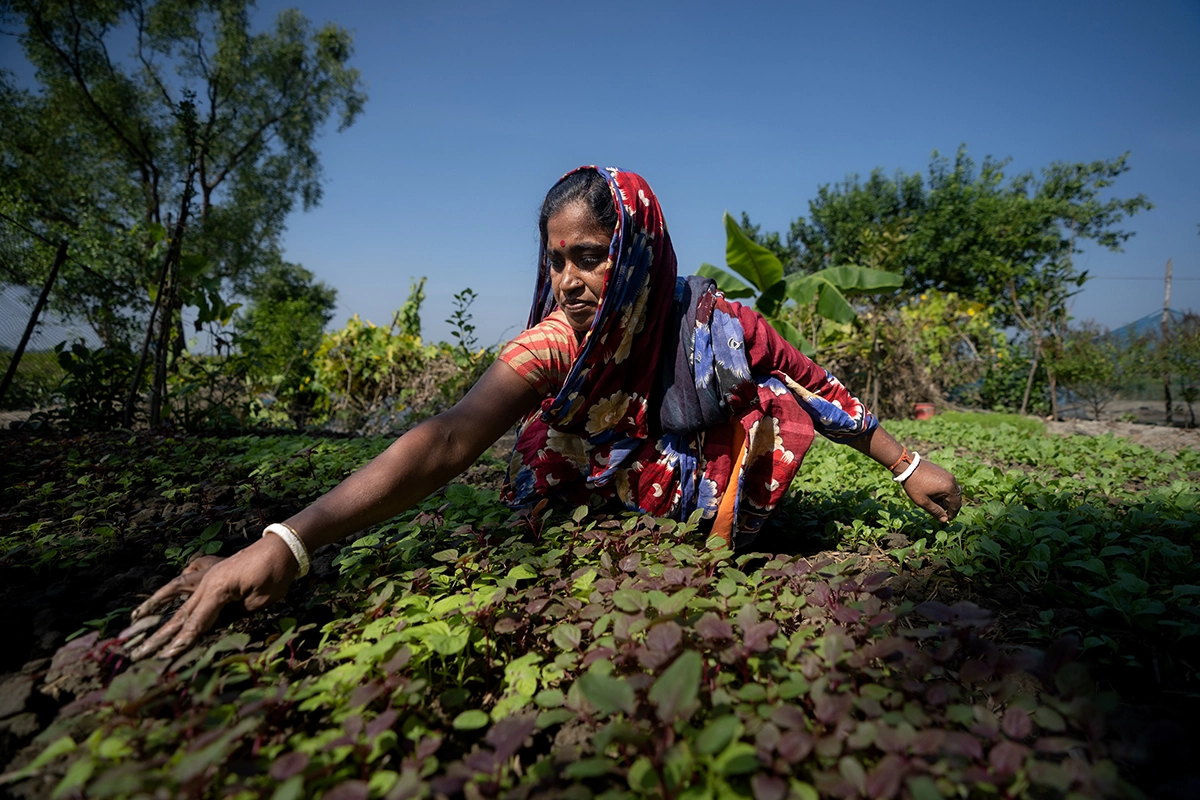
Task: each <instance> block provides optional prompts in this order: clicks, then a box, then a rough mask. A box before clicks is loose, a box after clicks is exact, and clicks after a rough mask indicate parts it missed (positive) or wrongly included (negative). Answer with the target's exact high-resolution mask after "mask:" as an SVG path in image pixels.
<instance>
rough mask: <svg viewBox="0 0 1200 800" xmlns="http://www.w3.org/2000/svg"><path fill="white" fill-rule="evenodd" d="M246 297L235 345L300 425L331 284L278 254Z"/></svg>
mask: <svg viewBox="0 0 1200 800" xmlns="http://www.w3.org/2000/svg"><path fill="white" fill-rule="evenodd" d="M247 299H248V300H249V301H250V304H249V307H248V308H247V309H246V311H245V313H244V314H242V316H241V318H240V319H238V320H237V322H236V330H237V333H238V346H239V347H240V348H241V349H242V350H243V351H247V350H248V351H250V353H251V354H252V356H253V360H254V362H255V366H254V368H253V369H252V370H251V376H250V377H251V380H253V381H254V383H255V385H256V388H257V389H259V390H261V391H266V392H269V393H270V394H272V395H273V396H274V398H275V400H276V402H277V403H278V404H279V407H280V408H282V409H283V410H284V411H285V413H287V415H288V416H289V417H290V418H291V419H292V421H293V422H294V423H295V424H296V425H297V427H303V425H304V422H305V420H306V419H307V417H308V416H309V414H310V413H311V411H312V408H313V406H314V404H315V403H316V401H317V399H318V398H317V393H316V392H314V391H313V390H312V386H311V384H312V381H313V378H314V376H315V374H314V371H313V359H314V356H315V354H316V352H317V350H318V348H320V346H321V337H322V336H323V335H324V333H325V326H326V325H327V324H328V323H329V321H330V320H331V319H333V309H334V306H335V304H336V302H337V290H336V289H333V288H332V287H330V286H327V285H326V284H324V283H322V282H320V281H314V280H313V274H312V273H311V272H309V271H308V270H306V269H305V268H304V267H302V266H300V265H299V264H291V263H289V262H287V261H282V260H280V261H277V262H275V263H274V264H272V265H270V266H269V267H267V268H266V270H265V271H264V273H263V274H262V275H261V276H260V277H259V278H258V280H257V281H256V282H255V285H254V286H253V287H252V288H251V289H250V291H249V292H247Z"/></svg>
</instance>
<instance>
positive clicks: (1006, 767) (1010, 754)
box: [988, 742, 1029, 777]
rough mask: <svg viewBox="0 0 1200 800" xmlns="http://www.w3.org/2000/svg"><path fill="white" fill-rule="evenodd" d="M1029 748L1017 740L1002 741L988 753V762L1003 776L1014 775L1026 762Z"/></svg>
mask: <svg viewBox="0 0 1200 800" xmlns="http://www.w3.org/2000/svg"><path fill="white" fill-rule="evenodd" d="M1028 754H1029V748H1028V747H1025V746H1024V745H1020V744H1017V743H1016V742H1001V743H1000V744H998V745H996V746H995V747H993V748H992V751H991V752H990V753H988V763H989V764H991V766H992V769H994V770H995V771H996V774H997V775H998V776H1001V777H1008V776H1010V775H1013V774H1015V773H1016V772H1017V770H1019V769H1020V768H1021V765H1022V764H1024V763H1025V757H1026V756H1027V755H1028Z"/></svg>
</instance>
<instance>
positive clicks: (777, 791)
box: [750, 772, 787, 800]
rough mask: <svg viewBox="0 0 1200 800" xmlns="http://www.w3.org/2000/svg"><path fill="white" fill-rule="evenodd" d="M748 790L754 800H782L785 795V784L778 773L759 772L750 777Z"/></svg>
mask: <svg viewBox="0 0 1200 800" xmlns="http://www.w3.org/2000/svg"><path fill="white" fill-rule="evenodd" d="M750 791H751V792H753V793H754V800H783V798H785V797H787V784H786V783H784V782H783V778H780V777H779V776H778V775H768V774H767V773H765V772H759V773H757V774H755V776H754V777H753V778H751V779H750Z"/></svg>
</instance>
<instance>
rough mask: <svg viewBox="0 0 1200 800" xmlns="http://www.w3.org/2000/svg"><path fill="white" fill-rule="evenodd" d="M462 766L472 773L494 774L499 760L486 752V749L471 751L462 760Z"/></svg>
mask: <svg viewBox="0 0 1200 800" xmlns="http://www.w3.org/2000/svg"><path fill="white" fill-rule="evenodd" d="M463 764H464V765H466V767H467V768H468V769H470V770H471V771H472V772H484V773H491V772H495V770H496V767H498V766H500V759H498V758H496V754H495V753H494V752H493V751H491V750H488V749H487V748H486V747H483V748H479V749H478V750H472V751H471V752H470V753H468V754H467V755H466V757H465V758H463Z"/></svg>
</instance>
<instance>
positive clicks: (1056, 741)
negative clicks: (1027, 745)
mask: <svg viewBox="0 0 1200 800" xmlns="http://www.w3.org/2000/svg"><path fill="white" fill-rule="evenodd" d="M1082 746H1083V742H1081V741H1079V740H1078V739H1072V738H1070V737H1068V736H1043V737H1042V738H1040V739H1038V740H1037V741H1036V742H1035V743H1034V745H1033V747H1034V749H1035V750H1037V751H1038V752H1039V753H1069V752H1070V751H1072V750H1074V749H1075V748H1076V747H1082Z"/></svg>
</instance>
